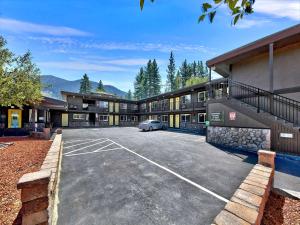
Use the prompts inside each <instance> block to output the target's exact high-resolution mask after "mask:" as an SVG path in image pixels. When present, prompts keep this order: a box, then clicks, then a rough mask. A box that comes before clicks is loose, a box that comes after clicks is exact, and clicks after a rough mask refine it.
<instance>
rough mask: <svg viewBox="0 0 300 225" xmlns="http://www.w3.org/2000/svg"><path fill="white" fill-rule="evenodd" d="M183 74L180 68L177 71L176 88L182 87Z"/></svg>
mask: <svg viewBox="0 0 300 225" xmlns="http://www.w3.org/2000/svg"><path fill="white" fill-rule="evenodd" d="M181 79H182V78H181V75H180V72H179V70H178V71H177V73H176V76H175V87H174V90H178V89H180V88H182V80H181Z"/></svg>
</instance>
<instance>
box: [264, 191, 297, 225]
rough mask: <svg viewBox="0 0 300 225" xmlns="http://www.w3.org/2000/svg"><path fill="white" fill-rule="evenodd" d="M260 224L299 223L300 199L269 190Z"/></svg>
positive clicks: (285, 224) (287, 224)
mask: <svg viewBox="0 0 300 225" xmlns="http://www.w3.org/2000/svg"><path fill="white" fill-rule="evenodd" d="M261 224H262V225H300V200H295V199H292V198H288V197H284V196H282V195H279V194H277V193H275V192H273V191H272V192H271V194H270V197H269V199H268V202H267V204H266V207H265V212H264V217H263V219H262V223H261Z"/></svg>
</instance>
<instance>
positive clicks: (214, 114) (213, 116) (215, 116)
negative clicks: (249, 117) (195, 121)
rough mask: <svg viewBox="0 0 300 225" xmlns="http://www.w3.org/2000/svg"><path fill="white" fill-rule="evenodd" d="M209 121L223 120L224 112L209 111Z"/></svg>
mask: <svg viewBox="0 0 300 225" xmlns="http://www.w3.org/2000/svg"><path fill="white" fill-rule="evenodd" d="M210 121H211V122H223V121H224V113H223V112H212V113H210Z"/></svg>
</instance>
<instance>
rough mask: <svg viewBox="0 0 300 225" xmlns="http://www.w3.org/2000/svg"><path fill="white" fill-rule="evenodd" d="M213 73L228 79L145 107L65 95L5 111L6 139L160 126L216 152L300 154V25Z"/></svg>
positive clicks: (218, 62)
mask: <svg viewBox="0 0 300 225" xmlns="http://www.w3.org/2000/svg"><path fill="white" fill-rule="evenodd" d="M207 66H208V67H209V68H210V74H211V71H212V70H214V71H215V72H217V73H218V74H220V75H221V76H222V77H223V78H221V79H217V80H211V76H210V79H209V81H208V82H206V83H202V84H198V85H194V86H189V87H185V88H182V89H180V90H176V91H173V92H168V93H164V94H161V95H158V96H154V97H151V98H147V99H143V100H139V101H130V100H124V99H120V98H118V97H116V96H114V95H110V94H107V93H101V94H96V93H91V94H79V93H72V92H67V91H62V92H61V94H62V99H63V101H59V100H54V99H50V98H45V99H44V101H43V102H42V103H41V104H40V105H39V106H35V107H24V108H23V109H16V108H13V107H11V108H1V110H0V115H1V116H0V127H1V132H2V133H0V135H10V134H12V133H16V132H14V131H15V130H18V132H19V133H22V132H25V131H28V130H30V129H37V128H40V127H45V126H51V127H64V128H83V127H110V126H137V125H138V123H139V122H141V121H144V120H146V119H154V120H160V121H161V122H162V123H163V124H164V125H165V127H167V128H173V129H182V130H187V131H193V132H197V133H201V134H206V137H207V141H208V142H210V143H212V144H215V145H222V146H227V147H230V148H237V149H246V150H258V149H272V150H274V151H277V152H283V153H289V154H298V155H299V154H300V150H299V149H300V134H299V128H300V25H296V26H293V27H290V28H288V29H286V30H283V31H280V32H277V33H274V34H272V35H270V36H267V37H264V38H262V39H259V40H257V41H254V42H252V43H249V44H247V45H245V46H242V47H239V48H237V49H234V50H232V51H230V52H227V53H225V54H223V55H220V56H218V57H216V58H213V59H211V60H209V61H207ZM30 124H31V125H30ZM32 124H34V126H32ZM18 132H17V133H18Z"/></svg>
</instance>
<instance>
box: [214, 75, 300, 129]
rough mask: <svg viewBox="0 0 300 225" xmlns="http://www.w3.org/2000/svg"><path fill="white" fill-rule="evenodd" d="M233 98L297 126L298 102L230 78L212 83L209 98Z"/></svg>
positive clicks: (299, 116)
mask: <svg viewBox="0 0 300 225" xmlns="http://www.w3.org/2000/svg"><path fill="white" fill-rule="evenodd" d="M223 97H227V98H234V99H237V100H239V101H241V102H244V103H246V104H248V105H250V106H253V107H255V108H256V110H257V113H260V112H267V113H270V114H271V115H273V116H276V117H278V118H280V119H283V120H285V121H287V122H290V123H292V124H293V125H294V126H299V125H300V124H299V122H300V121H299V118H300V102H299V101H296V100H293V99H290V98H287V97H284V96H282V95H278V94H274V93H272V92H269V91H266V90H263V89H260V88H257V87H254V86H251V85H247V84H243V83H240V82H237V81H232V80H230V79H228V80H225V81H222V82H218V83H212V84H211V87H210V91H209V98H210V99H216V98H223Z"/></svg>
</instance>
